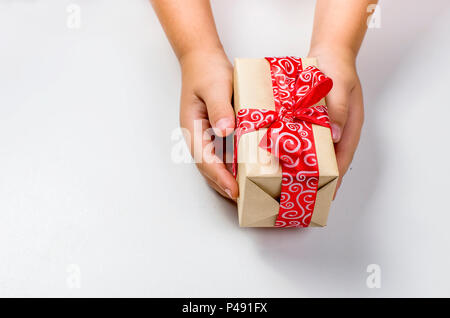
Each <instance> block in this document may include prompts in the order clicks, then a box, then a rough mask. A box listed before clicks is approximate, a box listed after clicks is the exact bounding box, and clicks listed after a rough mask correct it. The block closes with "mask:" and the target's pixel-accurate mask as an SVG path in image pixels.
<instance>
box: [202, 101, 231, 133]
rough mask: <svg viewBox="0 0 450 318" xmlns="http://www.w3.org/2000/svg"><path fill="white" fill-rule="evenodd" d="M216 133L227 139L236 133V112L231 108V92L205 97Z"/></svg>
mask: <svg viewBox="0 0 450 318" xmlns="http://www.w3.org/2000/svg"><path fill="white" fill-rule="evenodd" d="M203 100H204V102H205V104H206V108H207V110H208V117H209V121H210V123H211V126H212V128H213V130H214V133H215V134H216V135H217V136H219V137H226V136H228V135H230V134H231V133H232V132H233V131H234V110H233V106H231V92H229V93H228V92H225V93H222V94H219V93H217V92H215V93H214V94H206V96H204V97H203Z"/></svg>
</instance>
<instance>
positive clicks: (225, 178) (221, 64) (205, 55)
mask: <svg viewBox="0 0 450 318" xmlns="http://www.w3.org/2000/svg"><path fill="white" fill-rule="evenodd" d="M180 65H181V71H182V92H181V110H180V124H181V127H183V128H185V129H187V131H188V132H189V136H185V137H187V138H186V142H187V144H188V146H189V149H190V151H191V154H192V156H193V157H194V159H195V162H196V164H197V167H198V169H199V170H200V172H201V173H202V175H203V176H204V177H205V179H206V181H207V182H208V184H209V185H210V186H211V187H213V188H214V189H215V190H216V191H217V192H219V193H220V194H221V195H223V196H225V197H227V198H231V199H233V200H235V199H236V198H237V196H238V185H237V182H236V180H235V179H234V177H233V175H232V174H231V173H230V172H229V171H228V170H227V168H226V166H225V164H224V163H223V160H222V159H220V158H219V157H217V156H216V155H212V156H211V152H210V151H206V150H207V149H212V148H211V147H212V140H211V138H205V137H204V132H205V130H207V129H209V128H211V127H212V128H213V130H214V133H215V134H216V135H217V136H219V137H225V136H228V135H229V134H231V133H232V132H233V131H234V127H235V121H234V111H233V107H232V105H231V97H232V92H233V86H232V85H233V67H232V65H231V63H230V61H229V60H228V58H227V56H226V54H225V52H224V51H223V50H221V49H217V50H214V51H210V52H208V51H199V52H189V53H187V54H186V55H184V56H182V57H180ZM195 122H197V123H198V124H197V125H198V126H197V127H199V126H200V127H201V131H200V132H199V131H194V127H195ZM195 144H196V145H201V147H199V146H196V147H194V145H195Z"/></svg>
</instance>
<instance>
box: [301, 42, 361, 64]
mask: <svg viewBox="0 0 450 318" xmlns="http://www.w3.org/2000/svg"><path fill="white" fill-rule="evenodd" d="M308 56H309V57H317V58H319V59H320V57H321V56H334V57H336V60H337V61H339V62H344V63H350V64H355V61H356V56H357V52H355V51H354V50H353V49H352V48H351V47H348V46H345V45H340V44H336V43H329V44H321V45H315V46H311V48H310V50H309V53H308Z"/></svg>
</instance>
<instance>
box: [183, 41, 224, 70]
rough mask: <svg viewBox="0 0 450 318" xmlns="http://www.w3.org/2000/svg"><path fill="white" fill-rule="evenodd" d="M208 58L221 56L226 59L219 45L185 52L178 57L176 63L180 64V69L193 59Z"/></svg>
mask: <svg viewBox="0 0 450 318" xmlns="http://www.w3.org/2000/svg"><path fill="white" fill-rule="evenodd" d="M208 56H222V57H224V58H227V56H226V54H225V51H224V49H223V47H222V46H221V45H220V46H212V47H209V48H205V47H202V48H195V49H190V50H186V51H185V52H183V53H182V54H180V55H179V56H178V62H179V63H180V65H181V67H183V65H184V64H185V63H189V61H192V60H193V59H202V58H207V57H208Z"/></svg>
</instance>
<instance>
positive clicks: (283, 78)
mask: <svg viewBox="0 0 450 318" xmlns="http://www.w3.org/2000/svg"><path fill="white" fill-rule="evenodd" d="M266 60H267V61H269V63H270V69H271V75H272V88H273V96H274V101H275V109H276V110H275V111H273V110H267V109H249V108H247V109H241V110H240V111H239V112H238V113H237V115H236V120H237V123H236V132H235V136H234V138H235V140H234V162H233V173H234V175H235V176H236V175H237V146H238V142H239V139H240V137H241V136H242V135H243V134H245V133H249V132H251V131H255V130H258V129H260V128H266V127H267V128H268V130H267V133H266V134H265V135H264V137H263V138H262V140H261V142H260V143H259V147H261V148H263V149H266V150H267V151H268V152H270V153H272V154H274V155H275V156H276V157H277V158H279V159H280V165H281V170H282V181H281V197H280V209H279V211H278V217H277V220H276V222H275V227H307V226H309V224H310V222H311V218H312V214H313V211H314V206H315V202H316V196H317V189H318V184H319V166H318V164H317V154H316V146H315V143H314V135H313V130H312V124H315V125H320V126H325V127H328V128H330V123H329V118H328V112H327V109H326V107H325V106H324V105H319V106H313V105H314V104H316V103H317V102H319V101H320V100H321V99H322V98H323V97H325V96H326V95H327V94H328V92H329V91H330V90H331V88H332V87H333V81H332V80H331V79H330V78H328V77H326V76H325V75H324V74H323V73H322V72H321V71H320V70H319V69H317V68H316V67H313V66H309V67H307V68H305V69H303V66H302V61H301V59H300V58H296V57H266Z"/></svg>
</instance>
